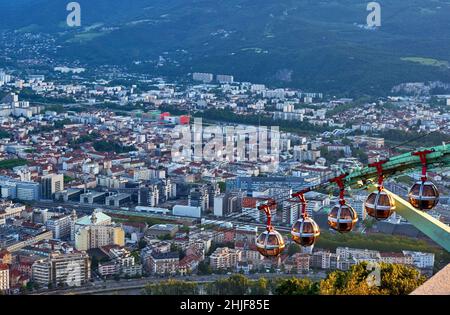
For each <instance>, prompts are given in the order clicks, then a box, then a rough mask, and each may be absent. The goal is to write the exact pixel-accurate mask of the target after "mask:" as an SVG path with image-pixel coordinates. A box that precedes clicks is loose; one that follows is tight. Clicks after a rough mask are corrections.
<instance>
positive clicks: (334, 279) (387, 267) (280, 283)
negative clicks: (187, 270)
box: [144, 263, 426, 295]
mask: <svg viewBox="0 0 450 315" xmlns="http://www.w3.org/2000/svg"><path fill="white" fill-rule="evenodd" d="M371 272H372V270H371V269H370V268H368V266H367V263H360V264H358V265H355V266H352V267H351V269H350V270H349V271H332V272H330V273H329V274H328V275H327V277H326V278H325V279H324V280H321V281H317V282H314V281H312V280H310V279H308V278H302V279H300V278H295V277H293V278H290V279H277V280H267V279H265V278H260V279H258V280H251V279H249V278H247V277H245V276H243V275H240V274H238V275H233V276H231V277H229V278H222V279H219V280H216V281H214V282H210V283H207V284H204V285H200V284H198V283H196V282H187V281H181V280H172V279H171V280H166V281H162V282H159V283H152V284H148V285H147V286H146V287H145V289H144V292H145V293H146V294H149V295H195V294H199V293H200V292H201V288H203V292H206V293H207V294H212V295H268V294H270V293H273V294H277V295H318V294H320V295H407V294H409V293H411V292H412V291H414V290H415V289H416V288H417V287H419V286H420V285H422V284H423V283H424V282H425V280H426V279H425V277H423V276H421V275H420V273H419V272H418V271H417V270H415V269H414V268H412V267H409V266H404V265H397V264H385V263H381V264H380V274H379V275H380V278H379V279H377V278H373V274H371ZM378 281H379V283H378Z"/></svg>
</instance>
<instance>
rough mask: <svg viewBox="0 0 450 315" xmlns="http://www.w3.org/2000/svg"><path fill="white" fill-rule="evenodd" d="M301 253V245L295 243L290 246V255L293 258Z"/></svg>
mask: <svg viewBox="0 0 450 315" xmlns="http://www.w3.org/2000/svg"><path fill="white" fill-rule="evenodd" d="M300 252H301V248H300V246H299V245H297V244H295V243H291V244H289V247H288V255H289V256H292V255H294V254H296V253H300Z"/></svg>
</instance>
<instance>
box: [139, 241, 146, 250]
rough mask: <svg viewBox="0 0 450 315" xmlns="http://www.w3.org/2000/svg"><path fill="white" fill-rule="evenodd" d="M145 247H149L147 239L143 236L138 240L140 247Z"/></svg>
mask: <svg viewBox="0 0 450 315" xmlns="http://www.w3.org/2000/svg"><path fill="white" fill-rule="evenodd" d="M145 247H147V242H146V241H145V239H143V238H141V239H140V240H139V242H138V248H139V249H143V248H145Z"/></svg>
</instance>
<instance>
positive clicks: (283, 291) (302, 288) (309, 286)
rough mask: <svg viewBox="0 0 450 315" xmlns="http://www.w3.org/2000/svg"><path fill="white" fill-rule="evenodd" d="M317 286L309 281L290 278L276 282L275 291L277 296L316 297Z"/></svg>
mask: <svg viewBox="0 0 450 315" xmlns="http://www.w3.org/2000/svg"><path fill="white" fill-rule="evenodd" d="M318 293H319V286H318V284H317V283H315V282H313V281H311V280H310V279H300V278H291V279H284V280H280V281H279V282H278V285H277V287H276V289H275V294H277V295H316V294H318Z"/></svg>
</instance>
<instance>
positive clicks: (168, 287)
mask: <svg viewBox="0 0 450 315" xmlns="http://www.w3.org/2000/svg"><path fill="white" fill-rule="evenodd" d="M198 291H199V288H198V284H197V283H195V282H188V281H181V280H173V279H170V280H167V281H162V282H160V283H154V284H148V285H147V286H146V287H145V289H144V292H145V293H146V294H148V295H196V294H198V293H199V292H198Z"/></svg>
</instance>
